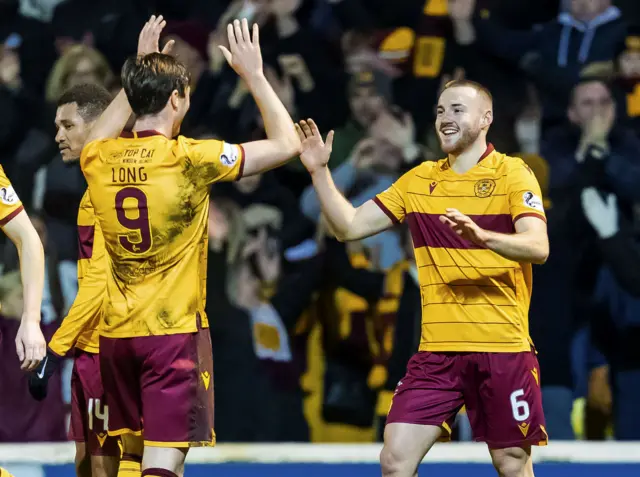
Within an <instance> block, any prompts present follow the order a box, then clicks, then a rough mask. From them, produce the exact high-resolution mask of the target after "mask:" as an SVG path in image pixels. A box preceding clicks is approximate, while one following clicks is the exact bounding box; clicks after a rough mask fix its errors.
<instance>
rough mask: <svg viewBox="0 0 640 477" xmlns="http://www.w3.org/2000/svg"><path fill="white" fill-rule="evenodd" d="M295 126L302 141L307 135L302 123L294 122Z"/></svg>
mask: <svg viewBox="0 0 640 477" xmlns="http://www.w3.org/2000/svg"><path fill="white" fill-rule="evenodd" d="M294 126H295V128H296V132H297V133H298V137H299V138H300V141H301V142H302V141H304V140H305V139H306V138H307V137H306V136H305V135H304V131H303V130H302V128H301V127H300V125H299V124H298V123H296V124H294Z"/></svg>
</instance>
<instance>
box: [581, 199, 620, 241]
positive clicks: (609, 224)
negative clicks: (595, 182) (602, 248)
mask: <svg viewBox="0 0 640 477" xmlns="http://www.w3.org/2000/svg"><path fill="white" fill-rule="evenodd" d="M580 200H581V202H582V210H583V212H584V215H585V217H586V218H587V220H588V221H589V223H590V224H591V226H592V227H593V228H594V229H595V231H596V232H597V234H598V236H599V237H600V238H602V239H608V238H611V237H613V236H614V235H615V234H617V233H618V231H619V230H620V227H619V224H618V200H617V198H616V196H615V194H609V195H608V196H607V200H606V202H605V200H604V199H603V198H602V196H601V195H600V193H599V192H598V190H597V189H596V188H594V187H587V188H586V189H584V190H583V191H582V193H581V194H580Z"/></svg>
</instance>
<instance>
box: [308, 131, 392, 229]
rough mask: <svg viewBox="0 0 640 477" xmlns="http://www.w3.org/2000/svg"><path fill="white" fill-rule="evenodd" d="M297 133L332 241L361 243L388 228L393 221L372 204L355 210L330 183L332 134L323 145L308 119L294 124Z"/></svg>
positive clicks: (370, 202)
mask: <svg viewBox="0 0 640 477" xmlns="http://www.w3.org/2000/svg"><path fill="white" fill-rule="evenodd" d="M296 130H297V132H298V136H299V137H300V141H301V142H302V154H301V155H300V159H301V160H302V162H303V163H304V165H305V167H306V168H307V170H308V171H309V173H310V174H311V178H312V180H313V186H314V187H315V189H316V192H317V193H318V199H319V200H320V205H321V207H322V212H323V214H324V216H325V217H326V219H327V221H328V222H329V228H330V229H331V232H332V233H333V234H334V235H335V237H336V238H337V239H338V240H340V241H348V240H360V239H362V238H365V237H369V236H370V235H375V234H377V233H378V232H382V231H383V230H385V229H388V228H390V227H391V226H392V225H393V221H392V220H391V218H390V217H388V216H387V214H385V212H383V210H382V209H381V208H380V207H379V206H378V205H377V204H376V203H375V202H374V201H373V200H369V201H367V202H365V203H364V204H363V205H361V206H360V207H357V208H356V207H354V206H353V205H351V204H350V203H349V201H348V200H347V199H346V198H345V197H344V195H342V193H341V192H340V191H339V190H338V188H337V187H336V185H335V183H334V182H333V178H332V177H331V171H330V170H329V167H328V163H329V157H330V156H331V146H332V143H333V131H330V132H329V134H328V135H327V141H326V143H325V142H324V141H323V140H322V136H321V135H320V131H318V127H317V126H316V124H315V123H314V122H313V120H311V119H310V120H309V121H301V122H300V125H298V124H296Z"/></svg>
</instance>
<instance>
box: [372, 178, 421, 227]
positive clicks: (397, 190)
mask: <svg viewBox="0 0 640 477" xmlns="http://www.w3.org/2000/svg"><path fill="white" fill-rule="evenodd" d="M413 175H414V171H413V170H410V171H409V172H407V173H406V174H404V175H403V176H402V177H400V179H398V180H397V181H396V182H394V183H393V185H392V186H391V187H389V188H388V189H387V190H385V191H384V192H381V193H380V194H378V195H377V196H376V197H375V198H374V199H373V201H374V202H375V203H376V204H377V206H378V207H380V209H381V210H382V211H383V212H384V213H385V214H387V216H388V217H389V218H390V219H391V221H392V222H393V223H395V224H399V223H401V222H403V221H404V218H405V216H406V215H407V207H406V200H407V190H408V188H409V182H410V181H411V178H412V177H413Z"/></svg>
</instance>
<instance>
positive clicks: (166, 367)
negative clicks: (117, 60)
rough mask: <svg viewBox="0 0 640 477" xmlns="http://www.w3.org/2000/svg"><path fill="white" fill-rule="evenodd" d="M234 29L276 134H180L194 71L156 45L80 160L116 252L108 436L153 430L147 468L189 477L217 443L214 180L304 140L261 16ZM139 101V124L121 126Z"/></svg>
mask: <svg viewBox="0 0 640 477" xmlns="http://www.w3.org/2000/svg"><path fill="white" fill-rule="evenodd" d="M148 24H150V25H152V26H151V27H150V28H156V27H158V26H160V27H162V26H163V25H164V22H163V21H162V18H161V17H159V18H158V19H156V18H155V17H152V18H151V20H150V21H149V23H148ZM227 33H228V40H229V49H227V48H225V47H221V49H222V51H223V54H224V56H225V58H226V59H227V61H228V63H229V64H230V65H231V66H232V67H233V68H234V70H235V71H236V72H237V73H238V74H240V76H241V77H242V78H243V80H244V81H245V83H246V84H247V86H248V88H249V90H250V91H251V93H252V95H253V97H254V99H255V100H256V103H257V104H258V107H259V109H260V112H261V114H262V117H263V120H264V123H265V130H266V132H267V139H266V140H262V141H254V142H249V143H245V144H229V143H226V142H224V141H218V140H195V139H189V138H186V137H184V136H180V135H178V133H179V129H180V124H181V122H182V120H183V118H184V116H185V114H186V112H187V110H188V109H189V95H190V91H189V74H188V72H187V70H186V68H185V67H184V65H182V64H181V63H179V62H178V61H177V60H176V59H175V58H173V57H171V56H168V55H165V54H161V53H154V54H149V55H145V56H138V57H136V58H130V59H129V60H127V61H126V62H125V65H124V67H123V71H122V83H123V86H124V91H123V92H122V93H120V94H119V95H118V96H117V97H116V98H115V99H114V101H113V102H112V103H111V104H110V106H109V107H108V108H107V110H106V111H105V112H104V113H103V115H102V116H101V117H100V119H99V120H98V121H97V122H96V125H95V126H94V129H93V130H92V133H91V135H90V138H89V139H88V140H87V143H86V145H85V147H84V149H83V152H82V156H81V159H80V164H81V167H82V170H83V173H84V175H85V177H86V179H87V183H88V185H89V194H90V196H91V202H92V203H93V206H94V208H95V214H96V217H97V219H98V222H99V224H100V227H101V229H102V233H103V236H104V241H105V249H106V252H107V255H108V259H109V260H108V261H109V268H108V271H107V283H106V291H107V298H106V304H105V309H104V315H103V316H104V317H103V321H102V324H101V329H100V335H101V336H100V364H101V371H102V378H103V382H104V387H105V391H106V396H107V404H108V406H109V434H110V435H113V436H117V435H125V434H134V435H142V436H143V439H144V447H145V449H144V457H143V465H142V466H143V473H142V475H143V476H149V477H151V476H154V477H155V476H162V477H173V476H177V475H181V473H182V469H183V465H184V458H185V456H186V453H187V449H188V448H189V447H192V446H210V445H213V444H214V443H215V433H214V430H213V364H212V359H213V358H212V349H211V339H210V335H209V332H208V330H207V328H208V320H207V316H206V315H205V312H204V307H205V298H206V296H205V289H206V269H207V265H206V260H207V253H208V252H207V251H208V247H207V240H208V234H207V226H208V211H209V188H210V186H211V185H212V184H215V183H217V182H222V181H234V180H238V179H239V178H240V177H242V176H243V175H252V174H258V173H261V172H264V171H266V170H269V169H272V168H274V167H277V166H279V165H281V164H284V163H285V162H286V161H288V160H290V159H291V158H293V157H295V156H296V155H297V154H298V153H299V150H300V140H299V138H298V137H297V134H296V132H295V129H294V126H293V121H292V120H291V117H290V116H289V114H288V112H287V110H286V108H285V107H284V105H283V104H282V103H281V101H280V100H279V99H278V97H277V95H276V94H275V92H274V91H273V89H272V88H271V86H270V85H269V83H268V82H267V81H266V79H265V77H264V74H263V71H262V57H261V53H260V48H259V41H258V27H257V25H254V27H253V33H252V34H250V33H249V27H248V24H247V22H246V20H243V22H242V23H240V22H239V21H235V22H234V24H232V25H229V26H228V29H227ZM132 111H133V113H134V114H135V115H136V122H135V124H134V127H133V132H132V133H130V134H129V133H121V131H122V128H123V126H124V124H125V123H126V121H127V119H128V118H129V116H130V114H131V112H132ZM116 135H119V137H115V136H116Z"/></svg>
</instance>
